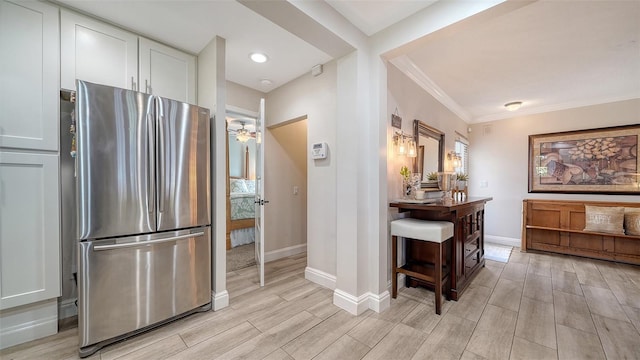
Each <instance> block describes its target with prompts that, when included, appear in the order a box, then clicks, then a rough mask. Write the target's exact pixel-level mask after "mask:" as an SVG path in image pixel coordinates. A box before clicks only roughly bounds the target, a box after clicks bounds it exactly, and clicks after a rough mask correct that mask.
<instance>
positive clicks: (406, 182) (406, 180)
mask: <svg viewBox="0 0 640 360" xmlns="http://www.w3.org/2000/svg"><path fill="white" fill-rule="evenodd" d="M412 188H413V187H412V182H411V178H410V177H403V178H402V198H403V199H405V200H407V199H410V198H411V190H412Z"/></svg>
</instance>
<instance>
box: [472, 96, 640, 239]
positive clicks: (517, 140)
mask: <svg viewBox="0 0 640 360" xmlns="http://www.w3.org/2000/svg"><path fill="white" fill-rule="evenodd" d="M638 119H640V99H635V100H627V101H621V102H614V103H608V104H602V105H594V106H587V107H580V108H574V109H568V110H561V111H553V112H548V113H544V114H537V115H530V116H523V117H514V118H511V119H505V120H499V121H492V122H487V123H480V124H473V125H471V134H470V135H471V136H470V139H469V140H470V148H469V154H470V155H469V160H470V171H469V173H470V179H469V192H470V193H471V194H473V195H478V196H492V197H493V201H489V202H488V203H487V206H486V216H485V234H486V235H485V236H486V238H487V240H489V241H491V240H494V241H499V242H505V243H510V244H513V245H515V246H519V245H520V238H521V222H522V200H523V199H527V198H530V199H564V200H594V201H633V202H638V201H640V196H638V195H590V194H559V193H548V194H544V193H532V194H529V193H528V151H529V135H533V134H543V133H552V132H561V131H571V130H583V129H593V128H601V127H610V126H618V125H631V124H637V123H638V121H639V120H638ZM484 183H486V186H484Z"/></svg>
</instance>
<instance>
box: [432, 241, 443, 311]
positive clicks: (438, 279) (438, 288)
mask: <svg viewBox="0 0 640 360" xmlns="http://www.w3.org/2000/svg"><path fill="white" fill-rule="evenodd" d="M435 267H436V268H435V284H434V286H435V292H436V294H435V295H436V314H438V315H440V313H442V243H439V244H438V252H437V254H436V263H435Z"/></svg>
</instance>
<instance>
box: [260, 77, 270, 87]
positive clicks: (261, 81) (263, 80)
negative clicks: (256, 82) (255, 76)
mask: <svg viewBox="0 0 640 360" xmlns="http://www.w3.org/2000/svg"><path fill="white" fill-rule="evenodd" d="M260 85H262V86H271V85H273V81H271V80H269V79H262V80H260Z"/></svg>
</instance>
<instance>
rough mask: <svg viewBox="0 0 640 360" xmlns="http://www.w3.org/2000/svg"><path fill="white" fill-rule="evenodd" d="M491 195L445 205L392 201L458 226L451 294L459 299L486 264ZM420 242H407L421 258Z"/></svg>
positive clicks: (423, 216)
mask: <svg viewBox="0 0 640 360" xmlns="http://www.w3.org/2000/svg"><path fill="white" fill-rule="evenodd" d="M490 200H492V198H490V197H482V198H480V197H471V198H468V199H466V200H464V201H457V202H454V203H453V204H452V205H443V204H442V203H441V202H436V203H432V204H409V203H401V202H392V203H390V204H389V206H390V207H394V208H398V211H399V212H409V217H412V218H416V219H423V220H442V221H450V222H452V223H453V226H454V235H453V242H452V244H451V298H452V299H453V300H458V297H459V296H460V295H461V294H462V292H463V291H464V289H465V288H466V287H467V286H468V285H469V283H470V282H471V280H472V279H473V277H474V276H475V275H476V274H477V273H478V271H479V270H480V269H481V268H482V267H483V266H484V205H485V203H486V202H487V201H490ZM419 246H420V244H419V242H411V241H408V242H407V249H406V254H407V256H413V257H414V258H415V259H417V260H420V259H419V257H420V253H421V251H422V250H421V249H420V248H418V247H419Z"/></svg>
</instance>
